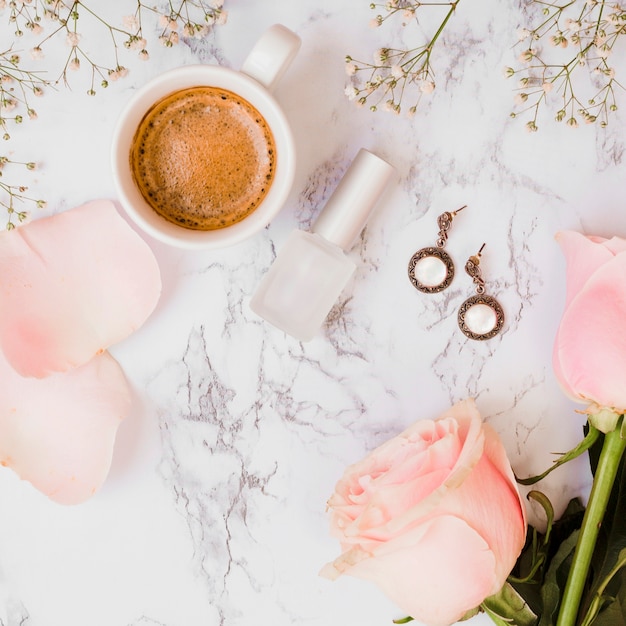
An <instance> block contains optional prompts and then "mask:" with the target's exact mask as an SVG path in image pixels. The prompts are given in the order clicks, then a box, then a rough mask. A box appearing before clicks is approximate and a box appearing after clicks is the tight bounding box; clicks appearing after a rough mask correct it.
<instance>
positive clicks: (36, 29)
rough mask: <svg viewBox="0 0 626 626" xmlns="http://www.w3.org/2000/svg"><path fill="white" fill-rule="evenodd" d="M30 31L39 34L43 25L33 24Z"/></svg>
mask: <svg viewBox="0 0 626 626" xmlns="http://www.w3.org/2000/svg"><path fill="white" fill-rule="evenodd" d="M32 32H33V35H41V33H43V27H42V26H41V24H33V28H32Z"/></svg>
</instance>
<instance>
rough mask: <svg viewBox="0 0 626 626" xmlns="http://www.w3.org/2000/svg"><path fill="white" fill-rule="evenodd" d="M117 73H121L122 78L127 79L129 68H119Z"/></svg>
mask: <svg viewBox="0 0 626 626" xmlns="http://www.w3.org/2000/svg"><path fill="white" fill-rule="evenodd" d="M117 71H118V73H119V76H120V78H125V77H126V76H128V68H127V67H118V68H117Z"/></svg>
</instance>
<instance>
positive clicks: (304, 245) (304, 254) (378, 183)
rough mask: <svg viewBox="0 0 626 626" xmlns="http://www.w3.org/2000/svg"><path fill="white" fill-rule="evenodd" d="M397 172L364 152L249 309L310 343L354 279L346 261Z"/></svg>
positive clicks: (297, 235)
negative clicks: (349, 281)
mask: <svg viewBox="0 0 626 626" xmlns="http://www.w3.org/2000/svg"><path fill="white" fill-rule="evenodd" d="M394 172H395V169H394V168H393V167H392V166H391V165H390V164H389V163H387V162H386V161H384V160H383V159H381V158H379V157H377V156H376V155H375V154H372V153H371V152H369V151H367V150H365V149H361V150H360V151H359V153H358V154H357V156H356V157H355V159H354V161H352V163H351V165H350V167H349V168H348V170H347V171H346V173H345V175H344V176H343V178H342V179H341V181H340V182H339V185H338V186H337V188H336V189H335V191H334V192H333V194H332V196H331V197H330V199H329V200H328V202H327V204H326V206H325V207H324V209H323V210H322V212H321V213H320V215H319V216H318V218H317V220H316V222H315V224H314V225H313V230H312V232H306V231H302V230H295V231H294V232H292V233H291V234H290V235H289V237H288V238H287V240H286V242H285V244H284V246H283V247H282V249H281V250H280V251H279V253H278V256H277V257H276V260H275V261H274V263H273V265H272V266H271V267H270V269H269V270H268V272H267V273H266V274H265V276H264V277H263V279H262V280H261V283H260V285H259V286H258V288H257V290H256V292H255V294H254V295H253V297H252V300H251V301H250V308H251V309H252V310H253V311H254V312H255V313H256V314H257V315H259V316H260V317H262V318H264V319H265V320H267V321H268V322H270V323H271V324H273V325H274V326H276V327H277V328H280V329H281V330H283V331H285V332H286V333H288V334H289V335H291V336H293V337H295V338H296V339H299V340H300V341H309V340H311V339H312V338H313V337H314V336H315V334H316V333H317V331H318V330H319V328H320V326H321V325H322V323H323V322H324V320H325V319H326V317H327V315H328V313H329V311H330V309H331V307H332V306H333V304H334V303H335V302H336V300H337V298H338V297H339V294H340V293H341V292H342V291H343V289H344V287H345V286H346V283H347V282H348V280H349V279H350V277H351V276H352V274H353V273H354V270H355V269H356V264H355V263H354V261H353V260H352V259H350V258H349V257H348V256H346V254H345V253H346V252H347V251H348V250H349V249H350V248H351V247H352V244H353V243H354V240H355V239H356V238H357V237H358V235H359V234H360V232H361V231H362V230H363V227H364V226H365V223H366V221H367V219H368V218H369V216H370V214H371V212H372V210H373V209H374V206H375V205H376V203H377V201H378V199H379V198H380V196H381V194H382V193H383V191H384V190H385V188H386V186H387V184H388V182H389V181H390V179H391V177H392V175H393V173H394Z"/></svg>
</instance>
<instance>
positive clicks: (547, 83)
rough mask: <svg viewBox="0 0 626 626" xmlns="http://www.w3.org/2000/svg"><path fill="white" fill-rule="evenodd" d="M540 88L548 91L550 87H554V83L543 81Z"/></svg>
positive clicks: (550, 89)
mask: <svg viewBox="0 0 626 626" xmlns="http://www.w3.org/2000/svg"><path fill="white" fill-rule="evenodd" d="M541 88H542V89H543V93H550V92H551V91H552V89H554V84H553V83H551V82H549V81H545V82H544V83H543V84H542V85H541Z"/></svg>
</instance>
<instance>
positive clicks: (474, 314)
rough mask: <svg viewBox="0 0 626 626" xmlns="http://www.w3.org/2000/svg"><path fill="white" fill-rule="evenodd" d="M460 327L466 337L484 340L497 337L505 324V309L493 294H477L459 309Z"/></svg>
mask: <svg viewBox="0 0 626 626" xmlns="http://www.w3.org/2000/svg"><path fill="white" fill-rule="evenodd" d="M458 318H459V328H460V329H461V331H462V332H463V334H464V335H465V336H466V337H469V338H470V339H476V340H479V341H482V340H484V339H491V338H492V337H495V336H496V335H497V334H498V333H499V332H500V331H501V330H502V326H503V325H504V311H503V310H502V307H501V306H500V303H499V302H498V301H497V300H496V299H495V298H493V297H492V296H487V295H485V294H477V295H475V296H471V297H470V298H468V299H467V300H466V301H465V302H464V303H463V304H462V305H461V308H460V309H459V315H458Z"/></svg>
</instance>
